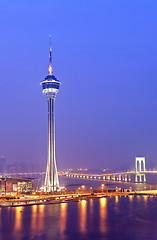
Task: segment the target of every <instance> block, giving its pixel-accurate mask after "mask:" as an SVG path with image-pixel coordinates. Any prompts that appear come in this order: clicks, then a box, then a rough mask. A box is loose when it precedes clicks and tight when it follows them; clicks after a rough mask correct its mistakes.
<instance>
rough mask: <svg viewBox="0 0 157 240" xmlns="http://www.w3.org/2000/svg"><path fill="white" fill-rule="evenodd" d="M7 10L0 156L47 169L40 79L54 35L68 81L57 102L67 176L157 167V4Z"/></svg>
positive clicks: (59, 70) (56, 59)
mask: <svg viewBox="0 0 157 240" xmlns="http://www.w3.org/2000/svg"><path fill="white" fill-rule="evenodd" d="M6 4H7V3H1V10H0V12H1V14H0V20H1V22H3V25H2V26H1V39H0V43H1V60H0V68H1V69H0V70H1V89H2V91H1V95H0V107H1V113H0V114H1V115H0V118H1V138H0V155H3V156H5V158H6V159H7V160H8V161H9V162H16V161H21V162H27V161H28V162H35V163H39V164H41V165H42V164H43V163H46V156H45V153H46V151H47V143H46V141H45V139H47V133H46V131H45V129H47V116H46V114H44V112H45V109H46V107H47V105H46V104H47V103H45V101H43V96H42V94H41V86H40V85H39V80H40V79H42V78H44V76H45V74H46V68H47V64H46V62H45V59H47V54H48V47H47V46H48V36H49V34H50V33H52V44H53V49H54V50H53V55H52V59H53V63H54V68H55V73H56V75H57V76H58V78H59V79H63V82H62V86H63V88H62V92H61V93H60V96H59V98H58V99H57V102H56V109H57V110H56V122H57V126H56V132H57V136H56V146H57V151H56V154H57V156H56V157H57V159H59V163H58V168H59V170H61V169H63V168H80V167H85V168H96V167H99V168H107V167H109V168H113V167H114V168H118V167H119V168H128V167H129V168H132V166H133V162H134V158H135V156H145V157H146V159H147V160H148V164H150V166H151V167H154V168H157V162H156V156H157V149H156V142H157V126H156V121H157V114H156V106H157V97H156V87H157V72H156V62H157V48H156V41H157V32H156V21H157V19H156V18H157V17H156V13H155V9H156V7H157V3H156V2H155V1H152V3H151V4H150V5H148V4H147V2H146V1H143V2H142V4H141V3H140V2H136V3H135V2H132V1H127V2H125V1H118V2H117V1H113V2H112V3H111V2H106V1H100V2H99V3H97V4H95V3H94V2H92V1H90V2H89V1H87V2H86V3H84V2H83V1H80V2H78V1H76V2H75V3H71V2H70V1H67V2H66V3H62V5H60V3H56V2H53V3H51V1H49V4H47V5H45V4H43V3H41V2H38V6H37V4H36V3H35V2H34V3H31V8H30V6H29V4H28V3H20V2H19V1H17V2H14V3H10V6H9V7H6ZM52 9H53V11H52ZM71 9H73V11H71ZM52 12H53V14H52ZM80 13H81V15H80ZM28 16H29V18H28ZM41 16H43V17H41ZM52 16H53V17H54V18H53V17H52ZM43 69H45V73H44V72H43ZM126 164H127V166H126ZM128 165H129V166H128ZM125 166H126V167H125ZM148 168H149V165H148Z"/></svg>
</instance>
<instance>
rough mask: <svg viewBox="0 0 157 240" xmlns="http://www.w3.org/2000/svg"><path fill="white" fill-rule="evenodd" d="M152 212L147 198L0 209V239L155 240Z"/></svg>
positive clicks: (154, 204)
mask: <svg viewBox="0 0 157 240" xmlns="http://www.w3.org/2000/svg"><path fill="white" fill-rule="evenodd" d="M156 209H157V198H155V197H148V196H134V197H133V196H128V197H118V196H116V197H112V198H99V199H90V200H81V201H79V202H70V203H61V204H52V205H34V206H28V207H12V208H0V239H2V240H3V239H7V240H8V239H10V240H12V239H17V240H21V239H24V240H29V239H31V240H34V239H35V240H38V239H44V240H49V239H50V240H53V239H54V240H69V239H72V240H73V239H74V240H82V239H87V240H88V239H89V240H95V239H98V240H99V239H102V240H103V239H105V240H115V239H116V240H119V239H126V240H130V239H142V240H147V239H151V240H155V239H156V235H157V228H156V226H157V214H156ZM152 232H153V235H152ZM148 236H150V238H148Z"/></svg>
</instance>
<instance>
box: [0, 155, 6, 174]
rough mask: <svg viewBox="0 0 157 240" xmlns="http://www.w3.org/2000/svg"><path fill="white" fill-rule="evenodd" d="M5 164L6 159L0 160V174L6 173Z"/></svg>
mask: <svg viewBox="0 0 157 240" xmlns="http://www.w3.org/2000/svg"><path fill="white" fill-rule="evenodd" d="M6 170H7V164H6V159H5V158H4V157H1V158H0V173H6Z"/></svg>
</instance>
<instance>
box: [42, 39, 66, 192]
mask: <svg viewBox="0 0 157 240" xmlns="http://www.w3.org/2000/svg"><path fill="white" fill-rule="evenodd" d="M60 84H61V82H60V81H59V80H57V78H56V77H55V76H54V75H53V69H52V48H51V36H50V53H49V67H48V76H47V77H46V78H45V79H44V80H43V81H42V82H41V85H42V89H43V93H44V94H45V96H46V100H47V103H48V159H47V168H46V176H45V185H44V192H54V191H57V190H59V189H60V187H59V180H58V173H57V166H56V156H55V99H56V95H57V93H58V91H59V87H60Z"/></svg>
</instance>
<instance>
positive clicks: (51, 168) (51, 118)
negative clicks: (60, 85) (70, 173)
mask: <svg viewBox="0 0 157 240" xmlns="http://www.w3.org/2000/svg"><path fill="white" fill-rule="evenodd" d="M47 103H48V161H47V169H46V177H45V191H46V192H53V191H56V190H57V189H59V181H58V174H57V167H56V157H55V96H53V97H48V98H47Z"/></svg>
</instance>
